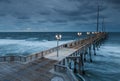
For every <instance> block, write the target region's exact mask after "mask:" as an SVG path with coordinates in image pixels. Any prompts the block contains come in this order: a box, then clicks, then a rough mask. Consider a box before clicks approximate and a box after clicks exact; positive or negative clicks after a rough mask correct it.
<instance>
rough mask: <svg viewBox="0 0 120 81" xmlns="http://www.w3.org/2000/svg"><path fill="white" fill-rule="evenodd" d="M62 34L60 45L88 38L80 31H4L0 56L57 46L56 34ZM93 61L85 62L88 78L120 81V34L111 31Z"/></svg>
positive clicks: (1, 37) (91, 80)
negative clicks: (80, 33)
mask: <svg viewBox="0 0 120 81" xmlns="http://www.w3.org/2000/svg"><path fill="white" fill-rule="evenodd" d="M56 34H61V35H62V39H61V40H60V44H64V43H68V42H71V41H73V40H77V39H82V38H85V37H86V33H83V35H82V36H81V37H78V36H77V32H59V33H58V32H1V33H0V56H5V55H29V54H32V53H37V52H40V51H43V50H47V49H49V48H52V47H56V39H55V35H56ZM92 59H93V63H90V62H89V59H88V60H87V62H86V63H85V75H83V77H84V78H85V79H86V81H120V33H117V32H116V33H109V38H108V39H107V40H106V41H105V42H104V44H102V46H101V47H100V48H99V50H98V51H97V55H96V56H94V55H93V53H92Z"/></svg>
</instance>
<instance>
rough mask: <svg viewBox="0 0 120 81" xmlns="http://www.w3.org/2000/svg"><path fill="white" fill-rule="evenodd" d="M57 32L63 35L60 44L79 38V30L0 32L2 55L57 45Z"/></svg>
mask: <svg viewBox="0 0 120 81" xmlns="http://www.w3.org/2000/svg"><path fill="white" fill-rule="evenodd" d="M56 34H61V35H62V39H61V40H60V42H59V45H61V44H65V43H68V42H71V41H73V40H77V39H78V38H79V37H78V36H77V32H0V56H5V55H29V54H33V53H37V52H41V51H44V50H47V49H50V48H53V47H56V46H57V43H56V38H55V35H56ZM84 36H85V34H83V36H81V38H82V37H84Z"/></svg>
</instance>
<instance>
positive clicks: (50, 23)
mask: <svg viewBox="0 0 120 81" xmlns="http://www.w3.org/2000/svg"><path fill="white" fill-rule="evenodd" d="M99 4H100V5H102V6H101V7H100V18H101V19H102V18H103V17H105V18H106V20H107V19H108V20H109V22H116V23H119V22H118V21H119V17H118V16H119V12H118V11H115V10H116V9H117V10H120V6H119V4H120V1H119V0H104V4H103V3H102V2H99ZM109 6H110V7H109ZM111 6H112V7H111ZM113 12H114V13H113ZM115 13H116V14H115ZM117 13H118V14H117ZM114 14H115V15H114ZM96 16H97V0H0V24H1V25H2V26H6V25H5V24H8V25H9V24H10V23H11V24H12V26H13V27H12V28H14V29H23V30H25V29H26V27H31V28H30V29H34V30H35V28H36V30H37V29H42V27H46V29H48V30H49V29H50V30H51V29H52V30H53V29H54V30H55V29H57V28H58V27H60V28H59V29H61V30H63V29H64V28H71V30H74V28H73V29H72V27H74V26H76V27H77V26H79V25H80V26H81V25H91V24H93V23H94V24H95V23H96ZM6 20H8V21H7V22H6ZM6 27H7V26H6ZM55 27H56V28H55ZM90 27H91V26H90ZM2 29H3V30H4V27H2ZM8 29H11V28H10V27H8ZM87 29H89V26H88V28H87ZM11 30H12V29H11Z"/></svg>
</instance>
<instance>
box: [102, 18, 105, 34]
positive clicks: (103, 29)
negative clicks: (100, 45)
mask: <svg viewBox="0 0 120 81" xmlns="http://www.w3.org/2000/svg"><path fill="white" fill-rule="evenodd" d="M102 32H105V26H104V17H103V21H102Z"/></svg>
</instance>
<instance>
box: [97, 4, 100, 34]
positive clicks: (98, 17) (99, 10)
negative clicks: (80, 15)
mask: <svg viewBox="0 0 120 81" xmlns="http://www.w3.org/2000/svg"><path fill="white" fill-rule="evenodd" d="M99 11H100V6H99V4H98V9H97V29H96V32H98V30H99Z"/></svg>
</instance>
